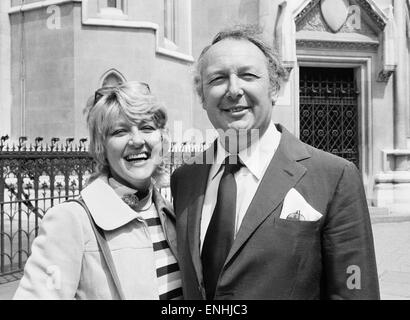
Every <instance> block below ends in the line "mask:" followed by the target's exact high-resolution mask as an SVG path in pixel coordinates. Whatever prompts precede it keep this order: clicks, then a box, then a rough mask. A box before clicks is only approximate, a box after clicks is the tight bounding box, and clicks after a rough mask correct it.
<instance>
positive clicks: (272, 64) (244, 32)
mask: <svg viewBox="0 0 410 320" xmlns="http://www.w3.org/2000/svg"><path fill="white" fill-rule="evenodd" d="M261 35H262V31H261V29H260V28H259V27H258V26H255V25H237V26H234V27H231V28H228V29H225V30H222V31H221V32H219V33H218V34H217V35H216V36H215V37H214V39H213V40H212V42H211V44H210V45H208V46H206V47H205V48H204V49H203V50H202V52H201V54H200V55H199V58H198V62H197V64H196V70H195V77H194V86H195V90H196V92H197V94H198V95H199V97H200V98H201V101H202V103H203V102H204V93H203V81H202V68H203V62H204V57H205V54H206V53H207V52H208V50H209V49H210V48H211V47H212V46H213V45H214V44H216V43H218V42H220V41H222V40H225V39H234V40H247V41H249V42H251V43H253V44H254V45H255V46H257V47H258V48H259V50H261V51H262V53H263V54H264V55H265V57H266V61H267V65H268V72H269V82H270V90H271V92H275V93H277V92H279V90H280V83H281V81H282V80H283V79H284V78H285V77H286V73H287V72H286V70H285V68H284V67H283V65H282V62H281V61H280V58H279V55H278V54H277V52H276V51H275V50H274V49H273V48H272V47H271V46H269V45H268V44H266V43H265V42H264V40H263V39H262V36H261Z"/></svg>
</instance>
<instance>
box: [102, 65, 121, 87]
mask: <svg viewBox="0 0 410 320" xmlns="http://www.w3.org/2000/svg"><path fill="white" fill-rule="evenodd" d="M126 81H127V80H126V79H125V77H124V76H123V75H122V74H121V72H119V71H118V70H116V69H110V70H108V71H107V72H106V73H104V75H103V76H102V77H101V81H100V86H101V87H106V86H116V85H121V84H123V83H124V82H126Z"/></svg>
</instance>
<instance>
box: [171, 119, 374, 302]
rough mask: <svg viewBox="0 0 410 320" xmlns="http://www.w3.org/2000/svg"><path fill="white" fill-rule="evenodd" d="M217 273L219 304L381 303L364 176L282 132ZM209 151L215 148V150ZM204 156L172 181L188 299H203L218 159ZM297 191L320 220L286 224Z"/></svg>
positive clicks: (327, 154) (344, 162) (331, 156)
mask: <svg viewBox="0 0 410 320" xmlns="http://www.w3.org/2000/svg"><path fill="white" fill-rule="evenodd" d="M277 128H278V130H279V131H280V132H281V133H282V137H281V140H280V144H279V146H278V149H277V150H276V152H275V155H274V156H273V159H272V160H271V162H270V164H269V166H268V168H267V170H266V172H265V174H264V176H263V178H262V180H261V182H260V185H259V187H258V189H257V191H256V194H255V196H254V198H253V200H252V202H251V203H250V205H249V208H248V210H247V212H246V214H245V217H244V219H243V221H242V224H241V226H240V228H239V230H238V233H237V235H236V238H235V240H234V243H233V245H232V248H231V250H230V252H229V254H228V256H227V258H226V261H225V264H224V266H223V268H222V271H221V274H220V275H219V278H218V281H217V285H216V292H215V297H214V298H215V299H286V300H288V299H378V298H379V285H378V275H377V268H376V259H375V253H374V245H373V236H372V229H371V223H370V217H369V211H368V207H367V202H366V196H365V192H364V188H363V184H362V181H361V177H360V174H359V171H358V170H357V168H356V167H355V165H354V164H353V163H351V162H348V161H346V160H344V159H342V158H339V157H336V156H334V155H331V154H329V153H326V152H323V151H320V150H318V149H315V148H313V147H311V146H309V145H306V144H304V143H302V142H301V141H299V140H298V139H297V138H296V137H294V136H293V135H292V134H291V133H290V132H288V131H287V130H286V129H285V128H284V127H282V126H280V125H277ZM210 150H211V149H210ZM208 152H209V151H207V152H205V153H204V154H201V155H200V156H199V157H198V158H197V159H196V160H197V161H196V162H195V161H191V163H193V164H191V165H185V166H183V167H180V168H179V169H177V170H176V171H175V173H174V174H173V176H172V179H171V189H172V195H173V198H174V208H175V213H176V217H177V235H178V253H179V259H180V268H181V274H182V284H183V292H184V298H185V299H205V288H204V285H205V284H204V280H203V269H204V268H207V266H206V265H203V264H202V262H201V256H200V255H201V254H200V225H201V214H202V208H203V203H204V197H205V192H206V184H207V180H208V175H209V172H210V168H211V164H209V163H208V164H207V163H204V160H206V159H212V156H209V155H208ZM289 193H293V194H294V193H297V194H299V195H300V197H303V199H304V200H305V201H306V203H307V204H309V206H310V207H312V208H314V209H315V210H316V211H317V212H319V213H320V214H321V215H322V216H321V218H320V219H318V220H317V221H313V220H312V221H293V220H287V219H286V218H285V219H283V218H282V209H283V207H284V200H285V198H286V195H287V194H289Z"/></svg>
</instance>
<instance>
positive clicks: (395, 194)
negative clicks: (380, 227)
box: [375, 0, 410, 216]
mask: <svg viewBox="0 0 410 320" xmlns="http://www.w3.org/2000/svg"><path fill="white" fill-rule="evenodd" d="M393 3H394V19H395V22H396V39H397V42H396V52H397V69H396V73H395V75H394V109H393V112H394V114H393V119H394V128H393V130H394V146H393V147H394V149H392V150H383V151H382V154H383V171H382V173H380V174H377V175H376V185H375V200H376V201H375V202H376V205H377V206H379V207H388V208H389V209H390V212H392V213H395V214H402V215H406V216H410V150H408V149H406V148H407V141H406V134H407V132H406V131H407V127H406V121H407V119H408V117H407V102H408V94H409V76H408V60H407V59H408V54H409V53H408V49H407V46H406V44H407V37H406V10H407V8H406V5H407V4H406V2H405V0H394V2H393Z"/></svg>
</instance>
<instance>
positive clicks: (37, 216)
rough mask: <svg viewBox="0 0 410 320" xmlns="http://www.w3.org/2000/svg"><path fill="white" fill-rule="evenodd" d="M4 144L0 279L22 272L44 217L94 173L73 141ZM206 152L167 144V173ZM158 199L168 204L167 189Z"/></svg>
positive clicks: (0, 146)
mask: <svg viewBox="0 0 410 320" xmlns="http://www.w3.org/2000/svg"><path fill="white" fill-rule="evenodd" d="M7 139H8V137H7V136H3V137H1V140H0V242H1V243H0V251H1V256H0V276H5V275H9V274H14V273H17V272H21V271H22V270H23V269H24V265H25V262H26V261H27V258H28V257H29V255H30V253H31V251H30V249H31V244H32V242H33V240H34V239H35V237H36V236H37V235H38V230H39V223H40V221H41V219H42V218H43V216H44V214H45V213H46V211H47V210H48V209H49V208H50V207H52V206H54V205H56V204H58V203H61V202H64V201H67V200H68V199H70V198H74V197H76V196H78V195H79V193H80V191H81V190H82V189H83V187H84V186H85V184H86V180H87V178H88V176H89V175H90V174H91V173H92V172H93V170H94V168H95V163H94V162H93V160H92V158H91V157H90V156H89V154H88V151H87V146H86V141H87V139H81V140H80V141H79V144H75V143H74V139H72V138H69V139H66V140H65V143H60V140H59V139H58V138H53V139H52V140H51V143H49V144H48V143H47V144H45V143H44V142H43V139H42V138H40V137H39V138H36V139H35V142H34V143H33V144H30V145H28V143H27V139H26V138H25V137H21V138H20V139H19V141H18V142H17V143H14V144H12V143H8V144H6V140H7ZM205 147H206V146H205V144H201V145H193V144H190V143H183V144H176V143H172V144H171V148H170V152H169V153H168V156H167V166H168V169H169V170H168V171H169V173H170V174H171V173H172V172H173V171H174V170H175V169H176V168H177V167H178V166H180V165H181V164H183V163H184V162H185V161H186V160H187V159H189V158H191V157H192V156H194V155H195V154H196V152H201V151H203V150H204V149H205ZM161 193H162V194H163V195H164V196H165V197H166V198H167V199H168V200H170V201H171V195H170V190H169V188H168V187H167V186H165V187H164V188H163V189H162V190H161Z"/></svg>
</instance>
